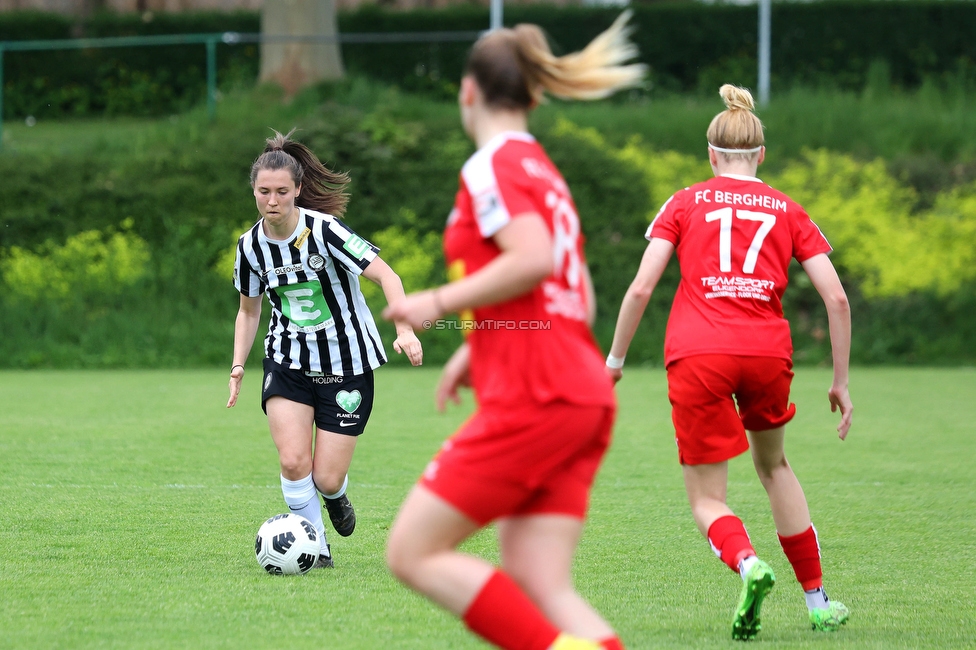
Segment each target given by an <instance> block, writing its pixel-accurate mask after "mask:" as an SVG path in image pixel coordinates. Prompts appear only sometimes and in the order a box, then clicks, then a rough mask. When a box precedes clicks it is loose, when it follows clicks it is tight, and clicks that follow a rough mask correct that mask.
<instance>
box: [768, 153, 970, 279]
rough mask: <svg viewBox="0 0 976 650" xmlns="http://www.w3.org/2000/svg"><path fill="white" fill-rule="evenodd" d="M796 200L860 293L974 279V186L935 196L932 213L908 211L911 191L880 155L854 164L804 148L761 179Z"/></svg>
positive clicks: (835, 155) (842, 158)
mask: <svg viewBox="0 0 976 650" xmlns="http://www.w3.org/2000/svg"><path fill="white" fill-rule="evenodd" d="M769 182H770V183H771V184H772V185H773V186H774V187H776V188H777V189H780V190H782V191H783V192H786V193H787V194H788V195H790V196H791V197H792V198H793V199H794V200H796V201H798V202H799V203H800V204H802V205H803V206H804V207H805V208H806V209H807V211H808V212H809V213H810V215H811V216H813V217H814V219H815V221H816V222H817V224H818V225H819V226H820V228H821V229H822V230H823V231H824V233H825V234H826V235H827V238H828V239H829V240H830V242H831V244H832V245H833V246H834V248H835V249H836V250H837V253H836V254H835V258H836V260H837V264H838V266H841V268H842V270H847V271H849V273H850V275H852V276H854V277H855V278H858V280H859V285H860V287H861V290H862V291H863V292H864V294H865V296H866V297H868V298H871V297H876V296H886V297H889V296H905V295H907V294H909V293H911V292H913V291H932V292H934V293H936V294H938V295H942V296H945V295H948V294H952V293H955V292H957V291H959V289H960V287H961V286H962V285H963V284H964V283H966V282H968V281H970V280H973V279H976V264H974V262H976V247H974V246H973V241H974V235H976V209H974V208H976V201H974V200H973V199H972V194H973V192H974V190H976V186H967V187H964V188H958V189H955V190H953V191H951V192H950V193H948V194H946V195H939V197H938V198H937V206H938V208H937V211H936V212H931V213H930V212H915V213H914V214H913V213H912V206H913V205H915V203H916V195H915V192H914V191H913V190H912V189H911V188H906V187H904V186H902V185H900V184H899V183H898V182H897V181H896V180H895V179H894V178H892V177H891V176H890V175H889V174H888V172H887V169H886V167H885V164H884V162H883V161H881V160H876V161H873V162H869V163H859V162H857V161H855V160H853V159H852V158H851V157H849V156H845V155H840V154H834V153H830V152H828V151H822V150H821V151H816V152H812V151H811V152H807V153H806V154H805V155H804V157H803V159H801V160H798V161H794V162H793V163H791V164H790V165H789V166H788V167H787V168H786V169H785V170H784V171H783V172H782V173H781V174H779V175H778V176H776V177H775V178H771V179H769Z"/></svg>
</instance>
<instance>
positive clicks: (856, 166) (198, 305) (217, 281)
mask: <svg viewBox="0 0 976 650" xmlns="http://www.w3.org/2000/svg"><path fill="white" fill-rule="evenodd" d="M838 96H839V97H840V99H838ZM838 96H826V95H823V96H820V95H813V94H809V93H807V94H805V95H803V96H802V97H800V95H799V94H790V95H788V96H786V97H784V98H782V99H781V100H779V101H778V102H774V104H773V105H772V106H771V107H770V109H769V111H768V112H767V113H766V114H765V115H764V118H765V117H766V115H768V116H769V122H770V123H772V124H774V125H775V126H770V128H769V130H770V131H771V132H772V131H773V130H774V129H775V135H776V138H777V139H778V138H780V137H789V136H790V133H789V132H788V131H787V128H788V125H789V124H791V123H795V124H797V129H796V130H799V129H800V128H801V127H802V126H803V125H804V123H805V121H806V119H807V118H808V117H809V116H811V115H813V114H814V113H816V112H817V111H818V110H819V112H820V113H821V114H822V115H821V116H820V118H821V119H822V120H823V121H824V122H832V123H837V124H839V123H841V122H843V121H844V120H845V119H847V118H848V117H849V116H850V115H851V114H856V115H861V116H862V118H863V121H864V123H865V124H866V123H867V122H868V121H869V119H868V118H869V114H870V113H871V110H873V109H872V108H871V107H877V106H880V104H875V103H873V102H874V101H875V100H870V99H858V98H857V97H856V96H853V95H838ZM818 97H820V98H821V99H822V100H823V101H820V99H818ZM801 100H802V101H801ZM912 101H914V102H915V103H914V104H913V103H912ZM933 101H935V100H932V99H931V98H929V99H926V98H922V97H916V98H914V99H913V97H910V96H894V97H893V98H891V100H890V103H891V104H893V105H895V106H897V107H898V111H897V112H898V113H899V114H900V115H902V116H903V119H902V118H899V119H897V120H887V117H888V116H889V114H887V113H881V115H882V116H883V117H884V118H885V119H884V120H880V121H884V122H885V127H886V128H890V129H891V131H890V136H891V139H892V140H893V139H894V138H895V137H896V136H897V135H898V134H910V133H911V132H912V122H911V121H909V120H908V116H909V115H910V113H911V112H912V110H911V107H912V106H913V105H914V106H916V109H915V111H914V112H915V113H922V115H920V116H919V119H920V120H932V121H939V120H942V119H943V118H944V116H945V114H944V113H940V112H939V110H941V109H937V110H935V111H934V112H932V113H930V112H929V111H928V110H924V111H923V110H920V109H919V108H918V106H924V107H929V106H935V107H937V106H938V103H931V102H933ZM940 101H942V100H940ZM818 102H819V103H818ZM717 103H718V102H717V101H715V102H712V103H710V104H709V103H704V102H701V101H700V100H695V99H690V100H689V99H682V100H675V101H663V102H654V103H650V104H646V103H642V102H635V103H632V104H631V103H625V104H614V103H599V104H596V105H569V104H564V103H561V102H552V103H551V104H549V105H546V106H544V107H542V108H540V109H539V111H536V114H535V115H534V116H533V118H532V127H531V128H532V131H533V132H534V133H535V134H536V135H537V137H538V138H539V139H540V141H541V142H542V143H543V145H544V146H545V147H546V150H547V151H548V152H549V154H550V156H551V157H552V159H553V161H554V162H555V163H556V165H557V166H558V167H559V169H560V170H561V171H562V172H563V174H564V175H565V177H566V179H567V181H568V182H569V185H570V187H571V188H572V191H573V196H574V199H575V202H576V205H577V209H578V211H579V214H580V219H581V223H582V227H583V232H584V234H585V236H586V250H587V257H588V261H589V264H590V267H591V271H592V274H593V278H594V282H595V285H596V289H597V295H598V320H597V323H596V327H595V329H596V333H597V336H598V339H599V340H600V341H601V343H602V344H603V345H604V346H606V345H608V344H609V342H610V339H611V337H612V331H613V326H614V323H615V320H616V316H617V311H618V309H619V306H620V301H621V298H622V296H623V294H624V292H625V290H626V288H627V286H628V285H629V283H630V281H631V280H632V278H633V276H634V273H635V272H636V270H637V267H638V265H639V263H640V259H641V255H642V253H643V250H644V247H645V245H646V242H645V240H644V239H643V235H644V232H645V230H646V228H647V224H648V223H649V221H650V220H651V218H652V217H653V216H654V214H655V213H656V211H657V210H658V209H659V207H660V206H661V204H662V203H663V202H664V201H665V200H666V199H667V197H668V196H670V195H671V194H672V193H673V192H674V191H676V190H678V189H680V188H682V187H685V186H687V185H690V184H692V183H695V182H698V181H701V180H705V179H707V178H709V177H710V176H711V170H710V168H709V167H708V164H707V161H706V158H705V152H704V146H703V141H704V137H703V135H702V134H703V133H704V130H705V127H706V126H707V123H708V119H710V117H711V115H713V114H714V113H715V112H716V111H717V110H718V109H719V107H718V106H715V104H717ZM952 111H955V109H954V108H953V109H952ZM952 114H953V115H954V114H955V113H952ZM950 121H951V120H950ZM857 123H858V124H860V123H861V122H857ZM293 126H295V127H298V129H299V130H298V132H297V137H298V138H299V139H300V140H302V141H303V142H305V143H307V144H309V145H310V146H311V147H312V149H313V150H314V151H315V152H316V153H318V154H319V156H320V157H321V158H322V159H323V160H325V161H326V162H327V163H328V164H330V165H331V166H332V167H334V168H336V169H339V170H343V171H348V172H349V173H350V175H351V177H352V184H351V188H350V189H351V195H352V199H351V202H350V204H349V209H348V212H347V214H346V215H345V220H346V221H347V223H348V224H349V226H350V227H351V228H353V229H354V230H356V231H357V232H358V233H360V234H361V235H362V236H363V237H365V238H366V239H369V240H371V241H374V242H375V243H377V245H379V246H380V247H381V248H382V251H381V257H382V258H383V259H384V260H386V261H387V262H388V263H390V265H391V266H392V267H393V268H394V270H396V271H397V272H398V273H399V274H400V275H401V277H402V279H403V282H404V284H405V286H406V288H407V290H408V291H409V290H414V289H417V288H421V287H425V286H431V285H434V284H438V283H440V282H443V281H444V275H443V273H444V272H443V261H442V253H441V250H440V244H439V239H440V234H441V232H442V230H443V227H444V222H445V220H446V217H447V214H448V212H449V211H450V209H451V206H452V204H453V199H454V194H455V192H456V191H457V182H458V181H457V178H458V171H459V169H460V168H461V165H462V164H463V163H464V161H465V160H466V159H467V157H468V156H469V155H470V154H471V153H472V151H473V145H472V144H471V143H470V141H469V140H468V139H467V137H466V136H465V135H464V133H463V131H462V129H461V126H460V124H459V120H458V116H457V106H456V103H454V102H453V101H452V102H435V101H430V100H429V99H426V98H424V97H423V96H418V95H412V94H405V93H402V92H398V91H396V90H391V89H389V88H387V87H383V86H380V85H378V84H375V83H370V82H366V81H363V80H362V79H361V78H356V79H351V80H349V81H347V82H344V83H340V84H331V85H324V86H321V87H319V88H316V89H312V90H310V91H308V92H307V93H305V94H303V95H300V96H299V97H297V98H295V99H294V100H293V101H292V102H291V103H290V104H287V105H284V104H282V103H281V102H280V95H278V94H276V92H275V91H274V90H273V89H270V88H260V89H258V90H256V91H255V92H252V93H248V94H243V93H239V94H235V95H231V96H229V98H228V101H226V102H224V103H223V104H222V105H221V108H220V110H219V112H218V119H217V121H216V122H214V123H210V122H208V121H207V120H206V117H205V115H203V114H202V112H201V111H196V112H191V113H188V114H186V115H183V116H180V117H177V118H174V119H166V120H161V121H158V122H148V121H143V122H135V121H125V120H122V121H111V122H105V123H98V122H68V123H56V122H47V121H45V122H41V123H38V125H37V126H35V127H33V128H27V127H25V126H23V125H14V126H13V127H12V128H10V129H8V130H7V135H8V136H9V139H8V140H7V141H6V144H7V146H6V148H5V150H4V152H3V154H2V155H0V177H2V178H4V182H5V187H6V188H9V190H8V191H9V192H11V194H12V195H17V196H24V197H29V200H24V201H19V202H18V203H17V204H16V206H15V207H12V205H11V204H5V205H3V206H0V258H2V259H3V260H4V263H3V264H4V265H3V267H2V268H3V273H4V275H5V277H6V276H10V274H11V273H12V271H9V269H11V268H13V266H16V267H17V268H32V264H34V263H35V262H36V263H39V264H48V265H50V264H52V262H51V260H52V259H53V258H52V256H53V255H54V253H53V252H52V251H56V250H67V249H66V248H65V247H68V246H70V244H69V242H78V241H83V240H84V238H85V237H89V238H92V237H95V235H92V234H91V233H93V232H94V233H101V235H99V237H101V238H102V239H101V240H100V241H101V242H102V245H104V246H109V245H110V243H111V241H112V237H113V236H114V235H116V234H117V235H119V236H124V237H125V238H132V239H131V241H130V240H129V239H125V241H126V242H127V244H126V246H129V248H133V247H134V246H135V244H132V242H135V241H137V240H138V241H142V242H144V243H145V247H146V249H147V250H148V255H149V257H148V259H147V260H146V261H145V273H144V274H142V275H141V276H139V279H138V280H137V281H135V282H134V284H131V285H125V286H127V287H128V288H125V289H124V290H123V289H122V288H121V287H122V286H123V285H122V284H118V285H117V287H118V288H119V291H118V292H117V293H114V294H108V293H104V292H103V293H98V294H97V295H98V296H100V297H97V298H95V297H92V298H89V299H86V301H85V302H81V301H79V303H78V304H79V305H80V306H79V307H78V308H77V309H75V310H74V311H70V312H69V311H67V310H66V308H65V307H64V305H63V304H62V303H61V302H55V303H53V304H47V303H44V304H40V305H38V304H32V305H30V306H28V302H29V300H28V298H27V297H26V296H25V295H24V291H28V289H23V288H20V287H28V286H31V282H30V281H11V280H10V279H9V278H8V279H7V280H6V281H5V284H9V285H12V288H8V289H7V290H6V291H4V292H3V295H0V329H2V330H3V331H4V333H5V336H4V337H2V338H0V365H4V366H7V367H35V366H47V367H57V366H71V367H105V366H124V367H146V366H161V367H175V366H179V367H185V366H199V365H210V364H219V365H223V364H226V363H227V360H228V359H229V355H230V348H231V341H232V338H233V321H234V315H235V313H236V309H237V303H238V296H237V294H236V292H235V291H234V289H233V285H232V283H231V280H230V277H231V271H230V268H231V265H232V263H233V246H234V243H235V242H236V241H237V237H238V236H239V235H240V233H241V232H243V230H245V229H246V228H247V227H248V226H249V224H251V223H253V220H254V219H256V218H257V212H256V210H255V207H254V203H253V197H252V196H251V191H250V188H249V187H248V184H247V177H248V170H249V168H250V165H251V163H252V161H253V160H254V158H255V157H256V156H257V154H258V153H259V152H260V150H261V148H262V146H263V141H264V138H266V137H267V136H268V135H269V134H270V129H271V128H275V129H277V130H279V131H288V130H289V129H290V128H292V127H293ZM859 128H860V127H859ZM865 128H866V127H865ZM954 132H955V133H957V139H958V140H959V141H960V144H959V145H958V146H959V150H960V151H961V150H963V149H964V148H965V147H966V146H967V145H966V143H967V142H969V141H971V140H973V138H970V137H969V136H967V135H966V131H965V129H957V130H956V131H954ZM635 133H639V134H641V135H640V136H639V137H638V136H635V135H634V134H635ZM949 133H950V130H948V129H947V130H946V135H947V136H948V134H949ZM772 137H773V133H771V134H770V138H771V139H772ZM810 140H811V142H810V144H811V145H812V146H815V147H816V148H811V149H809V150H806V151H804V150H802V149H797V153H796V155H795V156H793V155H791V156H785V157H784V156H783V155H782V154H779V153H776V151H777V149H776V147H778V146H780V145H777V144H771V148H770V162H769V163H767V165H764V166H763V168H762V169H761V171H760V175H761V176H762V177H763V178H764V179H765V180H766V181H768V182H769V183H770V184H771V185H773V186H774V187H778V188H780V189H782V190H784V191H786V192H788V193H789V194H791V195H792V196H794V198H796V199H797V200H798V201H800V202H801V204H803V205H804V206H805V207H806V208H807V210H808V211H809V212H810V214H811V216H812V217H813V218H814V220H815V221H816V222H817V223H818V224H819V225H820V226H821V227H822V228H823V230H824V232H825V234H826V235H827V237H828V239H829V240H830V241H831V242H832V243H833V245H834V246H835V248H836V249H837V250H836V253H834V255H833V260H834V262H835V264H836V265H837V267H838V269H839V270H840V272H841V276H842V279H843V280H844V282H845V285H846V286H847V288H848V291H849V294H850V296H851V300H852V305H853V313H854V337H855V338H854V342H853V349H854V352H853V355H854V358H855V360H857V361H863V362H872V363H873V362H885V361H898V362H906V363H920V362H928V363H966V362H972V361H974V360H976V328H974V326H973V322H972V318H971V317H970V316H969V314H971V313H973V311H974V310H976V276H974V272H973V269H976V263H974V262H976V260H974V259H973V258H974V255H976V253H974V249H976V247H974V246H973V244H972V242H973V241H974V237H973V235H974V232H973V229H974V222H976V174H974V175H970V173H969V172H968V171H967V170H969V169H970V168H971V167H972V169H973V170H974V171H976V165H972V164H970V163H967V162H966V159H962V160H959V161H957V162H955V163H953V164H952V165H951V166H950V164H949V163H948V162H946V161H943V160H941V159H936V158H931V157H929V158H925V157H924V156H923V155H921V154H920V155H918V156H917V157H915V158H911V160H912V161H914V162H913V163H912V164H911V165H909V164H908V163H907V162H906V161H908V160H909V159H908V158H899V159H898V160H899V161H900V162H891V163H889V164H887V165H885V164H884V163H882V162H880V161H879V160H878V159H877V158H878V156H879V155H882V154H886V153H887V152H888V151H889V150H888V149H886V148H885V146H884V145H883V143H882V144H881V145H877V146H876V145H875V143H869V144H870V146H867V145H866V151H867V152H868V153H869V154H871V155H867V156H865V155H863V152H862V151H861V149H860V148H859V152H858V154H857V155H851V154H843V153H838V151H839V150H838V149H837V148H836V147H832V149H833V151H829V150H827V149H831V147H826V148H825V147H824V146H823V144H822V140H821V139H820V138H818V137H811V138H810ZM863 142H868V141H866V140H865V141H862V143H863ZM792 146H793V145H792V144H790V145H788V146H787V147H785V149H786V150H787V151H792V149H791V147H792ZM875 152H877V153H875ZM927 161H928V162H927ZM929 163H931V165H929ZM926 165H929V166H926ZM927 169H932V170H934V172H931V173H930V172H927V171H926V170H927ZM936 172H937V173H936ZM926 174H929V175H928V176H926ZM54 179H56V182H55V180H54ZM84 241H87V240H84ZM126 250H128V249H126ZM133 250H134V248H133ZM14 251H16V252H14ZM14 260H17V261H16V262H14ZM38 260H43V261H41V262H37V261H38ZM79 264H80V263H79ZM11 265H13V266H11ZM64 268H65V269H68V268H70V269H72V270H73V271H75V272H77V273H78V274H79V275H84V274H85V272H84V270H83V269H82V268H81V267H80V266H71V267H69V266H67V262H65V266H64ZM25 272H26V271H25ZM17 273H21V271H17ZM65 273H67V271H65ZM18 277H20V276H19V275H18ZM24 277H28V276H24ZM94 277H95V276H92V278H94ZM791 277H792V286H791V287H790V289H789V290H788V291H787V294H786V300H785V304H784V307H785V310H786V314H787V316H788V317H789V319H790V321H791V324H792V326H793V333H794V343H795V347H796V359H797V361H799V362H803V363H819V362H823V361H825V360H827V359H829V352H828V345H827V338H826V317H825V315H824V311H823V304H822V301H821V300H820V298H819V296H818V295H817V294H816V291H814V290H813V288H812V286H810V283H809V280H808V279H807V278H806V276H805V275H804V274H803V273H802V271H801V270H800V269H799V267H798V266H796V268H794V269H792V270H791ZM70 282H74V283H75V284H72V285H71V286H72V287H73V289H72V294H71V295H75V294H78V292H79V290H78V289H77V287H82V288H84V287H89V288H90V287H92V286H101V285H97V283H96V280H94V279H82V278H78V277H72V279H71V280H70ZM677 282H678V269H677V265H676V264H675V263H672V264H671V265H670V266H669V268H668V269H667V270H666V272H665V275H664V278H663V279H662V283H661V286H660V288H659V290H658V291H656V292H655V295H654V296H653V298H652V300H651V303H650V305H649V307H648V312H647V316H646V317H645V319H644V320H643V322H642V323H641V326H640V330H639V332H638V335H637V337H636V339H635V341H634V344H633V346H632V348H631V351H630V355H629V360H630V362H631V363H639V362H642V361H643V362H648V363H660V361H661V357H662V348H663V337H664V327H665V323H666V321H667V315H668V311H669V309H670V303H671V300H672V297H673V294H674V289H675V287H676V286H677ZM92 283H96V284H92ZM14 285H16V288H13V287H14ZM362 286H363V288H364V291H366V292H367V295H368V298H369V302H370V305H371V307H372V308H373V310H374V313H376V314H377V315H378V312H379V310H380V309H382V307H383V305H384V301H383V298H382V296H381V295H380V292H378V291H377V290H376V289H375V287H373V286H372V285H371V283H369V282H368V281H363V282H362ZM84 291H88V289H84ZM84 291H81V293H82V294H83V293H84ZM89 293H90V294H92V295H94V293H97V292H94V293H93V291H89ZM79 295H80V294H79ZM65 304H66V303H65ZM57 305H61V306H60V307H57ZM56 307H57V308H56ZM380 327H381V331H382V334H383V338H384V340H385V341H386V344H387V349H389V347H390V343H391V342H392V336H393V329H392V327H391V326H390V325H389V324H387V323H385V322H382V323H380ZM262 336H263V332H260V333H259V338H260V337H262ZM458 341H459V337H457V336H456V334H455V333H454V332H453V331H449V330H434V331H431V332H428V333H427V334H426V335H425V338H424V343H425V349H426V352H427V357H426V361H427V363H439V362H441V361H443V360H445V359H446V358H447V355H448V354H449V353H450V352H451V351H452V350H453V348H454V347H455V346H456V345H457V343H458ZM393 360H394V362H397V363H403V360H402V358H401V357H397V356H395V355H394V356H393Z"/></svg>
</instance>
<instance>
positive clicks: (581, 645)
mask: <svg viewBox="0 0 976 650" xmlns="http://www.w3.org/2000/svg"><path fill="white" fill-rule="evenodd" d="M549 650H601V648H600V644H599V643H597V642H596V641H590V640H589V639H581V638H579V637H575V636H570V635H568V634H566V633H563V634H560V635H559V636H557V637H556V640H555V641H553V642H552V645H551V646H549Z"/></svg>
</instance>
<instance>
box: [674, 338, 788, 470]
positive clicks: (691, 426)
mask: <svg viewBox="0 0 976 650" xmlns="http://www.w3.org/2000/svg"><path fill="white" fill-rule="evenodd" d="M792 367H793V363H792V362H791V361H790V360H789V359H780V358H777V357H744V356H735V355H729V354H701V355H695V356H692V357H684V358H682V359H678V360H677V361H675V362H673V363H671V364H670V365H669V366H668V399H669V400H670V401H671V407H672V408H671V420H672V421H673V422H674V430H675V440H676V441H677V443H678V460H680V461H681V464H682V465H708V464H711V463H720V462H722V461H726V460H728V459H730V458H734V457H735V456H738V455H739V454H741V453H742V452H744V451H746V450H747V449H749V440H748V439H747V438H746V430H749V431H766V430H768V429H775V428H777V427H781V426H783V425H784V424H786V423H787V422H789V421H790V420H792V419H793V416H794V415H795V414H796V405H794V404H790V383H791V382H792V380H793V372H792V370H791V368H792ZM733 398H734V399H733ZM736 407H738V408H736Z"/></svg>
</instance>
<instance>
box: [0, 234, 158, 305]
mask: <svg viewBox="0 0 976 650" xmlns="http://www.w3.org/2000/svg"><path fill="white" fill-rule="evenodd" d="M122 225H123V227H126V226H128V227H131V220H129V221H127V222H124V223H123V224H122ZM148 262H149V247H148V246H147V245H146V242H145V241H143V240H142V239H140V238H139V237H138V236H136V235H133V234H132V233H130V232H116V233H112V234H110V235H106V234H104V233H101V232H98V231H97V230H87V231H85V232H81V233H78V234H77V235H72V236H71V237H69V238H68V239H67V241H65V242H64V244H63V245H57V244H54V243H52V242H47V243H46V244H45V245H44V246H42V247H41V249H40V251H39V252H37V253H33V252H31V251H28V250H25V249H23V248H20V247H19V246H12V247H11V248H10V250H9V251H8V252H7V256H6V258H5V259H2V260H0V277H2V279H3V282H4V284H5V285H6V290H7V295H8V296H10V297H12V298H13V299H15V300H16V299H24V300H26V301H28V302H31V303H46V302H49V301H52V302H58V303H62V304H63V303H66V302H74V301H79V302H81V303H86V304H91V303H93V302H101V301H103V300H105V299H111V298H115V297H118V296H119V295H121V294H123V293H124V292H125V291H126V290H127V289H129V288H130V287H131V286H132V285H134V284H136V283H137V282H138V281H139V280H141V279H142V278H143V277H144V276H145V275H146V272H147V265H148Z"/></svg>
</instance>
